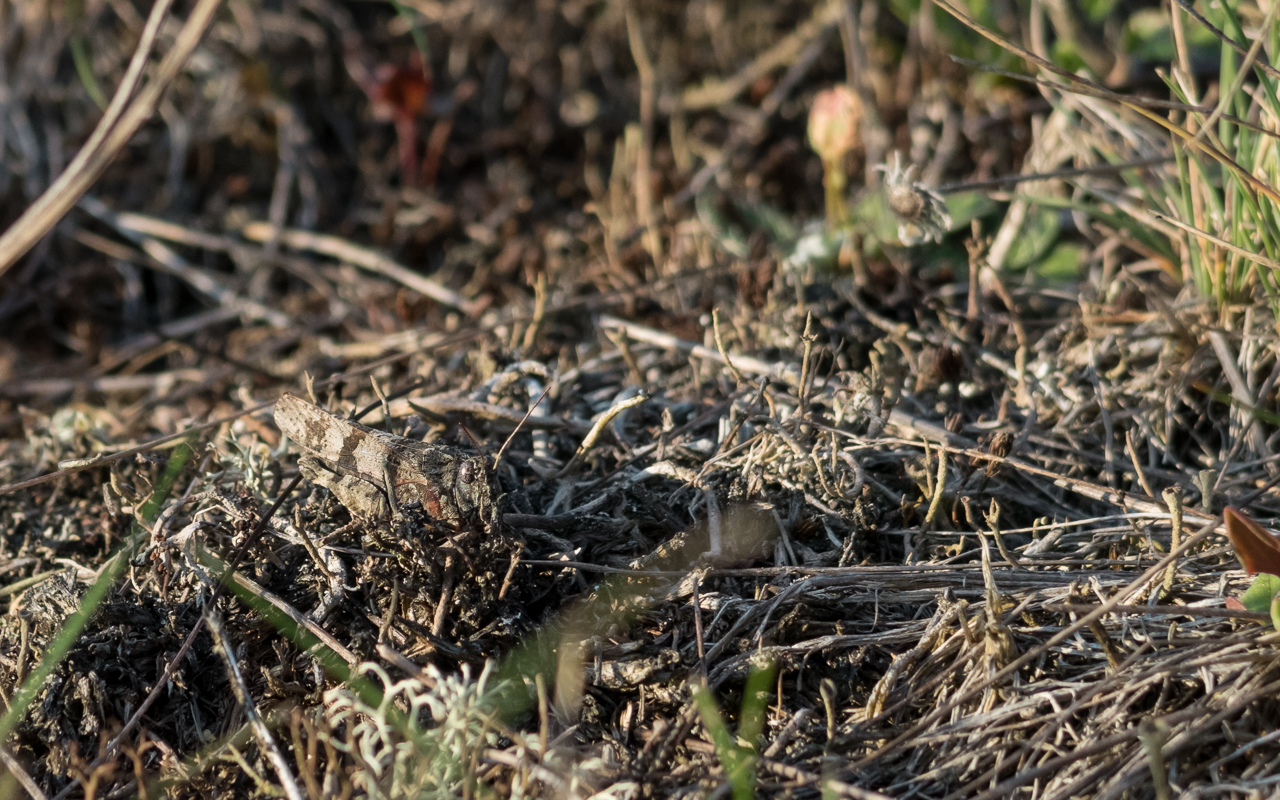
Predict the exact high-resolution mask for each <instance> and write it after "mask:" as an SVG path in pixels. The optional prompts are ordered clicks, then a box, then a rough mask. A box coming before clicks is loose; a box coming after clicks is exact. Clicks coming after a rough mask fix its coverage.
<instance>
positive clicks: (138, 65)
mask: <svg viewBox="0 0 1280 800" xmlns="http://www.w3.org/2000/svg"><path fill="white" fill-rule="evenodd" d="M171 4H172V0H157V2H156V4H155V6H153V8H152V13H151V17H150V18H149V19H148V20H147V28H146V31H145V32H144V35H143V38H142V40H141V41H140V42H139V44H138V49H137V51H136V52H135V54H134V59H133V61H132V62H130V64H129V72H128V74H127V75H126V77H125V80H124V81H123V82H121V84H120V87H119V88H118V89H117V91H116V94H115V96H114V97H113V98H112V101H111V105H110V106H108V108H107V111H106V113H105V114H104V115H103V117H102V120H101V121H100V122H99V123H98V127H97V128H96V129H95V130H94V132H93V135H92V136H91V137H90V138H89V140H88V141H87V142H85V145H84V147H82V148H81V149H80V152H79V153H77V154H76V157H75V159H74V160H72V162H71V164H70V165H68V167H67V169H66V170H65V171H64V172H63V173H62V174H61V175H60V176H58V180H56V181H55V182H54V183H53V184H52V185H51V186H50V187H49V188H48V189H46V190H45V192H44V194H42V195H40V198H39V199H38V200H36V201H35V202H34V203H32V204H31V206H30V207H29V208H28V209H27V210H26V211H25V212H24V213H23V215H22V216H21V217H19V218H18V220H17V221H16V222H14V223H13V224H12V225H10V226H9V229H8V230H6V231H5V232H4V234H2V235H0V274H4V272H5V271H6V270H8V269H9V267H11V266H13V265H14V263H16V262H17V260H18V259H19V258H21V257H22V256H23V254H25V253H26V252H27V251H28V250H29V249H31V247H32V246H34V245H35V243H36V242H37V241H39V240H40V238H41V237H42V236H44V235H45V234H46V233H48V232H49V231H50V230H51V229H52V228H53V226H54V225H55V224H57V222H58V220H60V219H62V218H63V217H64V216H65V215H66V214H67V212H68V211H70V210H71V209H72V208H73V207H74V206H75V204H76V202H78V201H79V199H80V197H81V195H83V194H84V193H85V192H87V191H89V187H90V186H92V185H93V183H94V181H96V180H97V179H98V177H99V176H100V175H101V174H102V172H103V170H105V169H106V168H107V165H108V164H110V163H111V161H112V159H114V158H115V157H116V155H117V154H118V153H119V152H120V150H121V149H123V148H124V146H125V145H126V144H128V142H129V139H131V138H132V137H133V134H134V133H135V132H136V131H137V130H138V128H139V127H140V126H141V125H142V123H144V122H146V121H147V120H148V119H150V118H151V115H152V114H153V113H155V109H156V104H157V103H159V102H160V98H161V96H163V94H164V90H165V89H166V88H168V86H169V83H170V82H172V81H173V79H174V78H175V77H177V75H178V72H179V70H181V69H182V67H183V65H184V64H186V63H187V59H188V58H189V57H190V56H191V53H192V51H194V50H195V48H196V45H198V44H199V43H200V39H201V38H202V37H203V36H204V33H205V31H206V30H207V29H208V27H209V25H210V23H212V22H213V15H214V12H215V11H217V10H218V7H219V6H220V5H221V4H222V3H221V0H200V2H198V3H197V4H196V5H195V7H194V8H193V9H192V10H191V15H190V16H189V17H188V18H187V21H186V23H184V24H183V26H182V29H181V30H180V31H179V32H178V35H177V37H176V38H175V39H174V43H173V47H172V48H171V49H170V50H169V52H168V53H166V54H165V57H164V59H163V60H162V61H161V62H160V66H159V67H158V68H157V69H156V72H155V75H154V76H152V78H151V80H150V81H149V82H148V83H147V85H146V86H145V87H144V88H143V89H142V91H141V92H137V94H136V95H135V91H136V89H137V85H138V82H139V80H140V79H141V77H142V69H143V66H144V65H145V64H146V61H147V56H148V55H149V53H150V51H151V46H152V44H153V42H154V40H155V37H156V35H157V34H158V33H159V30H160V25H161V23H162V22H163V21H164V18H165V16H166V14H167V13H168V9H169V7H170V5H171Z"/></svg>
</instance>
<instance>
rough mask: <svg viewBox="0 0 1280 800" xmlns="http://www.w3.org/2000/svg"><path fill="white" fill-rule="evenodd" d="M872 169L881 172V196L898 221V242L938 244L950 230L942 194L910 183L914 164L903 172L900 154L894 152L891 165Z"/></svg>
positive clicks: (949, 219) (921, 185)
mask: <svg viewBox="0 0 1280 800" xmlns="http://www.w3.org/2000/svg"><path fill="white" fill-rule="evenodd" d="M876 170H877V171H878V172H883V173H884V188H885V195H886V197H887V199H888V201H889V208H890V209H892V210H893V213H894V216H896V217H897V218H898V238H899V239H900V240H901V241H902V243H903V244H905V245H916V244H922V243H924V242H927V241H929V240H933V241H935V242H941V241H942V237H944V236H946V234H947V230H948V229H949V228H950V227H951V215H949V214H948V213H947V206H946V203H945V202H944V201H943V199H942V195H940V194H938V193H937V192H935V191H934V190H933V188H932V187H930V186H927V185H926V184H923V183H918V182H915V181H913V180H912V178H913V177H914V176H915V171H916V167H915V165H914V164H909V165H908V166H907V168H906V169H903V168H902V154H901V153H899V152H896V151H895V152H894V154H893V163H892V164H881V165H879V166H877V167H876Z"/></svg>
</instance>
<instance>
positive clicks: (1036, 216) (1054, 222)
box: [1004, 208, 1061, 270]
mask: <svg viewBox="0 0 1280 800" xmlns="http://www.w3.org/2000/svg"><path fill="white" fill-rule="evenodd" d="M1060 229H1061V224H1060V223H1059V222H1058V210H1057V209H1054V208H1033V209H1031V210H1030V211H1028V212H1027V218H1026V219H1025V220H1024V221H1023V223H1022V231H1021V233H1020V234H1019V235H1018V238H1017V239H1016V240H1014V243H1013V247H1010V248H1009V255H1008V256H1006V257H1005V261H1004V266H1005V269H1011V270H1012V269H1021V268H1023V267H1026V266H1029V265H1030V264H1032V263H1034V262H1036V261H1038V260H1039V259H1040V258H1041V257H1043V256H1044V255H1045V254H1046V253H1048V252H1049V248H1050V247H1051V246H1052V245H1053V243H1054V241H1055V240H1056V239H1057V238H1058V231H1059V230H1060Z"/></svg>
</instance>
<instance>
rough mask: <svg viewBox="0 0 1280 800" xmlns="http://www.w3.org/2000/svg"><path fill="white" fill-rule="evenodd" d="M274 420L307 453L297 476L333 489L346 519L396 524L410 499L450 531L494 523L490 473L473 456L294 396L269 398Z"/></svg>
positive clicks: (299, 461) (483, 463) (479, 460)
mask: <svg viewBox="0 0 1280 800" xmlns="http://www.w3.org/2000/svg"><path fill="white" fill-rule="evenodd" d="M275 417H276V425H277V426H279V428H280V430H281V431H283V432H284V434H285V435H286V436H288V437H289V438H290V439H293V440H294V441H295V442H297V443H298V444H299V445H300V446H301V447H302V449H304V450H306V451H307V453H308V454H309V455H304V456H303V457H302V458H300V459H299V460H298V469H299V470H301V471H302V474H303V476H304V477H306V478H307V479H308V480H310V481H313V482H314V483H317V484H319V485H321V486H323V487H325V488H326V489H328V490H329V491H331V492H333V494H334V496H335V497H337V498H338V500H339V501H340V502H341V503H342V504H343V505H344V506H346V507H347V509H348V510H349V511H350V512H351V513H352V515H353V516H356V517H359V518H361V519H365V520H370V521H377V520H385V519H388V518H389V519H392V520H397V519H399V518H400V516H401V514H400V508H401V506H402V505H404V504H406V503H414V502H416V503H420V504H421V505H422V508H423V509H424V510H425V511H426V512H427V513H428V514H429V515H430V516H431V517H432V518H433V519H434V520H435V521H437V522H442V523H447V524H451V525H453V526H454V527H455V528H464V527H469V526H471V525H474V524H476V523H477V522H478V523H480V524H481V525H488V524H489V523H490V522H492V521H493V511H494V509H493V500H492V493H491V487H490V485H489V471H488V469H487V468H486V464H485V460H484V458H482V457H480V456H469V455H467V454H466V453H464V452H463V451H461V450H458V449H456V448H453V447H448V446H446V445H439V444H427V443H426V442H419V441H415V440H413V439H406V438H405V437H403V436H395V435H394V434H390V433H387V432H385V431H378V430H374V429H373V428H369V427H366V426H364V425H361V424H359V423H357V422H351V421H349V420H345V419H340V418H338V417H335V416H334V415H332V414H330V413H329V412H327V411H325V410H324V409H322V408H319V407H317V406H313V405H312V404H310V403H308V402H307V401H305V400H302V399H300V398H297V397H294V396H293V395H285V396H284V397H281V398H280V399H279V400H278V401H276V408H275Z"/></svg>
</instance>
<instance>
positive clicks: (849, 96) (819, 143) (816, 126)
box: [809, 84, 862, 163]
mask: <svg viewBox="0 0 1280 800" xmlns="http://www.w3.org/2000/svg"><path fill="white" fill-rule="evenodd" d="M861 120H862V99H861V98H860V97H858V95H857V93H856V92H854V91H853V90H852V89H850V88H849V87H848V86H846V85H844V84H839V85H837V86H832V87H831V88H830V89H824V90H823V91H821V92H818V94H817V96H816V97H814V98H813V107H812V108H810V109H809V146H810V147H812V148H813V150H814V152H815V153H817V154H818V156H819V157H820V158H821V159H822V160H823V162H824V163H830V162H833V161H838V160H840V159H842V158H844V156H845V154H846V153H848V152H849V151H850V150H852V149H853V148H855V147H857V146H858V143H859V141H860V138H859V136H858V123H859V122H860V121H861Z"/></svg>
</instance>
